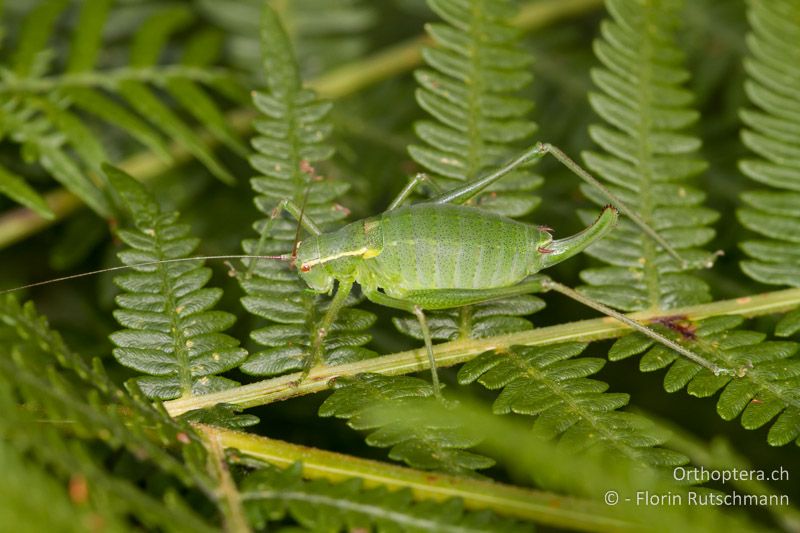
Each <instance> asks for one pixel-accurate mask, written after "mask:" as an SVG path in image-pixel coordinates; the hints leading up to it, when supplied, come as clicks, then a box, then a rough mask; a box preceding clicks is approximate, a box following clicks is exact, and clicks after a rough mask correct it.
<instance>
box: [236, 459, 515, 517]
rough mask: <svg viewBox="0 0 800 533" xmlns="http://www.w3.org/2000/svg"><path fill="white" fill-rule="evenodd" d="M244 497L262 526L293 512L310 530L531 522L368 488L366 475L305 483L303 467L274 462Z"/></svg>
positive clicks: (254, 476) (253, 477)
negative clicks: (340, 480)
mask: <svg viewBox="0 0 800 533" xmlns="http://www.w3.org/2000/svg"><path fill="white" fill-rule="evenodd" d="M241 487H242V498H243V499H244V501H245V506H246V510H247V512H248V514H249V516H250V520H251V522H252V523H253V524H255V526H256V527H258V528H265V527H267V525H268V524H269V522H273V521H276V520H283V519H285V518H286V517H287V516H291V518H292V519H294V520H295V521H296V522H298V523H299V524H300V525H301V526H303V527H305V528H308V529H310V530H321V529H325V530H328V531H447V532H450V531H452V532H464V533H466V532H475V533H477V532H484V531H498V532H500V531H502V532H506V531H511V532H514V531H530V530H531V526H530V525H525V524H521V523H519V522H515V521H513V520H508V519H503V518H499V517H497V516H496V515H494V514H492V513H490V512H487V511H479V512H474V511H473V512H468V511H466V510H465V509H464V505H463V503H462V502H461V500H459V499H456V498H452V499H449V500H446V501H444V502H433V501H426V502H417V503H415V502H414V501H413V498H412V494H411V491H410V490H407V489H406V490H398V491H389V490H387V489H386V488H385V487H379V488H374V489H372V488H371V489H367V488H365V487H364V483H363V482H362V481H361V480H360V479H350V480H347V481H344V482H342V483H336V484H333V483H330V482H328V481H326V480H316V481H303V479H302V465H301V464H300V463H295V464H294V465H293V466H290V467H288V468H286V469H285V470H281V469H278V468H275V467H273V466H270V465H264V466H263V467H262V468H259V469H258V470H256V471H254V472H252V473H250V474H249V475H248V476H247V477H246V478H245V479H244V481H243V482H242V486H241Z"/></svg>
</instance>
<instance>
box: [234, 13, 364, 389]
mask: <svg viewBox="0 0 800 533" xmlns="http://www.w3.org/2000/svg"><path fill="white" fill-rule="evenodd" d="M264 11H265V14H264V29H263V31H262V38H263V41H264V49H265V52H266V64H265V73H266V75H267V82H268V89H269V92H259V93H256V94H255V95H254V97H253V102H254V103H255V105H256V107H257V108H258V109H259V111H261V113H262V114H263V116H262V118H260V119H258V120H256V122H255V127H256V130H257V131H258V133H259V136H258V137H256V138H255V139H254V140H253V147H254V148H255V149H256V152H257V153H256V154H255V155H253V156H252V157H251V158H250V162H251V164H252V165H253V167H254V168H255V169H256V170H257V171H258V172H259V173H261V175H260V176H258V177H256V178H253V179H252V180H251V184H252V186H253V190H254V191H255V192H256V194H258V196H257V197H256V199H255V204H256V207H257V208H258V209H259V211H261V212H262V213H263V214H265V215H267V216H268V217H270V218H266V219H263V220H261V221H259V222H256V224H255V226H254V227H255V229H256V231H257V232H258V233H259V234H260V235H261V237H260V239H258V240H257V239H248V240H245V241H244V242H243V243H242V246H243V248H244V250H245V252H246V253H247V254H285V253H288V252H290V251H291V250H292V246H293V244H294V239H295V232H296V228H297V222H296V221H294V220H289V219H282V218H277V219H273V218H271V217H272V211H273V209H275V207H276V206H277V205H278V203H279V202H280V201H281V200H284V199H287V198H288V199H291V200H293V201H294V202H295V203H296V204H297V205H302V204H303V203H304V198H305V215H306V216H308V217H310V218H311V219H312V220H314V222H316V223H317V224H318V225H319V226H321V227H322V228H329V227H330V226H331V224H333V223H335V222H338V221H340V220H342V219H343V218H344V217H345V216H346V210H345V209H343V208H342V207H341V206H339V205H338V204H336V203H334V201H335V199H336V198H338V197H339V196H341V195H342V194H343V193H344V192H345V191H346V190H347V189H348V185H347V184H346V183H342V182H337V181H334V180H330V179H322V178H320V177H318V176H316V174H315V171H314V170H313V168H311V165H312V164H314V163H318V162H321V161H324V160H326V159H328V158H329V157H330V156H331V155H332V153H333V149H332V148H331V147H330V146H329V145H328V144H326V142H325V141H326V138H327V137H328V135H329V134H330V131H331V127H330V125H329V123H328V122H327V120H326V117H327V115H328V113H329V111H330V108H331V104H330V103H327V102H322V101H319V100H318V99H317V98H316V96H315V94H314V92H313V91H311V90H309V89H304V88H303V83H302V80H301V78H300V74H299V71H298V68H297V64H296V63H295V61H294V59H293V55H292V50H291V45H290V43H289V40H288V38H287V36H286V33H285V32H284V30H283V28H282V27H281V25H280V22H279V20H278V18H277V16H276V15H275V14H274V12H272V11H271V10H270V9H269V8H265V10H264ZM306 194H307V198H306ZM246 268H247V270H248V272H247V273H246V274H244V275H242V276H240V281H241V284H242V287H243V288H244V290H245V291H246V292H247V296H245V297H243V298H242V304H243V305H244V307H245V309H247V310H248V311H249V312H250V313H252V314H254V315H256V316H258V317H261V318H264V319H266V320H268V321H269V322H270V323H271V324H270V325H268V326H266V327H263V328H261V329H258V330H256V331H254V332H253V333H252V334H251V337H252V338H253V340H254V341H256V342H257V343H258V344H260V345H262V346H266V347H267V349H266V350H264V351H261V352H258V353H254V354H253V355H251V356H250V358H249V359H248V360H247V362H246V363H245V364H244V365H242V370H243V371H245V372H247V373H250V374H258V375H276V374H281V373H284V372H289V371H292V370H300V369H303V368H306V367H307V365H309V364H310V363H311V362H312V360H313V358H314V354H313V345H314V342H315V339H316V337H317V324H318V322H319V321H320V320H321V318H322V316H323V315H324V312H325V309H326V308H327V305H328V304H329V301H328V299H327V298H324V297H321V296H318V295H315V294H312V293H310V292H309V291H308V290H307V286H306V285H305V283H303V281H302V280H301V279H300V278H299V276H298V275H297V272H296V271H294V270H292V269H291V268H290V267H289V265H287V264H286V263H282V262H276V261H258V262H255V263H254V264H253V265H250V266H247V267H246ZM352 303H353V301H352V300H350V301H349V302H348V305H351V304H352ZM374 321H375V316H374V315H372V314H371V313H367V312H366V311H361V310H359V309H352V308H348V307H346V308H344V309H342V311H341V312H340V313H339V316H338V317H337V320H336V322H335V323H334V325H333V327H332V328H331V334H330V335H327V336H326V338H325V341H324V354H323V357H324V362H325V363H326V364H331V365H333V364H341V363H346V362H351V361H357V360H361V359H365V358H368V357H372V356H373V355H374V353H373V352H372V351H370V350H367V349H365V348H363V347H362V346H363V345H364V344H366V343H367V342H369V340H370V336H369V335H368V334H367V333H364V331H365V330H366V329H367V328H368V327H369V326H370V325H372V323H373V322H374Z"/></svg>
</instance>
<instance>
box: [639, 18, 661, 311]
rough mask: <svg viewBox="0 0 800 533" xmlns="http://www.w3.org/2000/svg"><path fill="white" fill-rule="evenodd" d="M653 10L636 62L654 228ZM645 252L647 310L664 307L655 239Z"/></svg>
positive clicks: (645, 183)
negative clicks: (651, 114) (650, 112)
mask: <svg viewBox="0 0 800 533" xmlns="http://www.w3.org/2000/svg"><path fill="white" fill-rule="evenodd" d="M653 12H654V9H653V8H652V6H651V5H648V6H646V7H645V13H646V19H645V24H644V27H645V30H644V32H643V33H644V35H645V36H646V37H647V38H646V39H644V43H643V46H642V47H641V49H640V50H639V58H640V59H639V61H638V62H637V64H638V65H640V66H641V69H640V80H641V88H640V91H639V109H640V110H641V113H642V114H641V120H640V122H639V135H637V141H638V145H639V174H640V176H641V178H642V181H641V182H640V185H639V198H640V200H641V204H640V205H641V209H640V210H639V216H640V217H641V218H642V220H644V221H645V223H646V224H648V225H649V226H650V227H652V220H653V195H652V185H653V175H652V172H651V165H652V161H651V158H650V156H651V155H652V153H651V149H650V139H649V135H648V133H649V131H650V128H651V126H652V120H651V117H650V115H649V114H648V112H647V111H649V110H650V106H651V105H652V104H653V101H652V100H653V99H652V91H651V84H652V83H653V72H652V68H651V66H652V62H653V61H654V53H653V52H654V50H653V42H652V39H651V37H652V34H651V33H650V31H648V28H649V27H650V26H651V25H652V24H654V22H653V20H652V19H653ZM642 255H643V259H644V264H643V265H642V268H643V270H644V281H645V285H646V287H647V300H648V309H651V310H657V309H660V308H661V289H660V286H661V283H660V281H661V280H660V276H659V273H658V267H657V266H656V258H657V251H656V245H655V243H654V242H653V241H652V239H649V238H647V237H642Z"/></svg>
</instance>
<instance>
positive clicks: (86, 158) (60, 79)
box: [0, 0, 244, 217]
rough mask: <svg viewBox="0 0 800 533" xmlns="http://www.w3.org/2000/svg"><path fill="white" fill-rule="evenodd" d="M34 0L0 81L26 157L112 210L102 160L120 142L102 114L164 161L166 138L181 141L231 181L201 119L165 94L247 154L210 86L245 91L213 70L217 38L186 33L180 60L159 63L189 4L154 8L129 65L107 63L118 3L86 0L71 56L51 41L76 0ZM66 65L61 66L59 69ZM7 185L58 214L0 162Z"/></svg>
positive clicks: (4, 112)
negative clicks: (198, 126) (107, 40)
mask: <svg viewBox="0 0 800 533" xmlns="http://www.w3.org/2000/svg"><path fill="white" fill-rule="evenodd" d="M32 4H33V6H34V7H33V8H32V9H31V11H30V13H29V14H28V16H27V17H26V18H25V21H24V23H23V24H22V28H21V31H20V33H19V37H18V39H17V41H16V42H15V43H14V45H13V47H14V49H15V52H14V54H13V57H12V60H11V63H12V67H11V69H10V70H8V71H5V72H4V75H3V77H2V79H1V80H0V96H2V100H3V102H4V105H3V106H2V109H0V131H2V132H3V133H7V132H13V134H12V135H9V136H8V138H9V139H10V140H12V141H13V142H15V143H18V144H19V145H20V150H21V152H22V154H23V157H24V159H25V160H26V161H28V162H33V161H37V162H38V163H39V164H40V165H41V166H42V167H43V168H44V169H45V170H46V171H47V173H49V174H50V175H51V176H52V177H53V178H54V179H56V180H57V181H58V182H60V183H61V184H62V185H64V186H65V187H66V188H67V189H68V190H70V191H71V192H73V193H74V194H75V195H77V196H78V197H79V198H80V199H81V200H82V201H83V202H85V203H86V204H87V205H88V206H90V207H91V208H92V209H93V210H94V211H95V212H97V213H98V214H100V215H103V216H110V215H111V214H112V212H113V207H112V204H111V202H110V199H109V197H108V196H107V192H104V191H103V189H102V187H103V186H104V185H105V181H106V180H105V176H104V172H103V170H102V168H101V165H102V164H103V163H104V162H105V161H107V160H109V155H108V154H109V150H111V151H112V152H113V151H115V150H118V145H119V144H120V143H119V142H115V143H109V142H107V141H106V140H105V139H104V138H103V136H102V135H101V134H100V133H99V132H98V131H97V130H96V128H95V124H94V123H95V122H100V123H102V124H104V125H111V126H113V127H114V128H115V129H117V130H118V131H122V132H125V134H126V135H128V136H130V137H131V138H132V139H135V140H136V141H138V142H139V143H141V144H142V145H144V146H145V147H146V148H147V149H148V150H152V151H153V152H154V153H155V154H158V155H159V156H160V157H162V158H164V159H167V160H168V159H170V157H171V156H170V155H169V139H173V140H176V141H178V142H179V143H181V144H182V145H183V146H184V147H185V149H187V150H188V151H189V152H190V153H191V155H192V156H194V157H196V158H197V159H198V160H200V161H202V162H203V163H204V164H205V165H206V167H207V168H208V169H209V170H210V171H211V172H212V173H214V174H215V175H216V176H217V177H218V178H220V179H222V180H223V181H226V182H229V183H230V182H233V176H232V175H231V174H230V173H229V171H228V170H227V169H226V168H225V167H224V166H223V165H222V164H221V163H220V161H219V160H218V158H217V156H215V155H214V154H213V153H212V152H211V151H210V150H209V149H208V147H207V146H205V145H204V144H203V140H202V139H201V136H200V135H198V133H196V132H195V126H194V125H193V124H192V123H191V122H188V121H187V120H186V119H185V118H184V117H182V116H181V115H179V114H178V113H176V111H175V110H174V109H173V108H172V107H171V106H170V105H168V103H166V102H165V101H164V100H165V99H164V97H163V95H161V94H159V93H160V92H161V91H163V92H165V93H167V94H168V95H169V97H170V98H171V99H173V101H175V102H178V103H179V104H180V106H181V107H182V109H183V111H185V112H186V113H188V114H189V115H190V116H192V117H194V118H195V119H196V120H197V121H198V122H200V123H202V124H204V125H205V126H206V127H207V128H208V130H209V131H210V132H212V133H213V134H214V135H215V136H216V137H217V138H218V139H219V140H221V141H222V142H224V143H225V144H227V145H228V146H229V147H230V148H231V149H233V150H236V151H238V152H239V153H243V152H244V149H243V146H242V143H241V141H240V140H239V139H238V138H237V137H236V135H234V134H233V133H231V129H230V127H229V126H228V125H227V123H226V121H225V119H224V118H223V115H222V112H221V110H220V106H219V103H218V102H216V101H215V99H214V97H212V96H210V94H209V91H208V89H209V88H210V89H212V90H213V91H215V92H218V93H222V94H229V95H232V96H234V97H235V95H236V94H237V93H238V92H239V90H240V89H239V88H238V86H237V83H236V82H234V81H233V80H232V79H230V78H229V77H228V76H224V75H222V73H221V72H215V71H211V70H210V69H209V70H206V69H207V68H208V67H210V66H211V64H213V62H214V61H216V56H217V52H218V51H219V45H220V42H219V39H214V38H209V34H198V35H197V36H195V37H194V38H192V39H189V41H188V42H187V43H186V45H185V47H184V51H183V53H182V54H181V55H180V56H179V59H178V60H177V61H175V62H174V63H172V64H163V63H161V61H160V60H161V57H162V55H164V54H165V49H166V48H167V45H168V44H169V40H170V38H171V37H172V36H173V34H175V33H177V32H180V31H184V30H186V29H187V28H188V27H189V26H191V24H192V23H193V22H194V20H195V16H194V15H193V13H192V10H191V9H190V8H188V7H180V6H175V7H165V8H163V9H159V10H156V11H154V12H153V13H152V16H151V17H150V19H149V20H148V21H147V22H146V23H144V24H143V25H142V26H141V27H140V28H139V30H138V31H137V32H136V35H135V37H134V40H133V43H132V44H131V45H130V52H129V57H128V65H127V66H126V67H125V68H118V69H104V68H101V67H102V65H103V63H104V60H105V57H104V54H103V52H104V49H103V47H104V42H103V30H104V28H105V25H106V19H107V17H108V16H109V13H110V11H111V6H112V2H111V1H110V0H85V1H84V2H83V3H82V6H81V8H80V12H79V13H77V15H78V17H79V25H78V28H79V29H76V30H75V31H74V33H73V35H72V38H71V46H70V48H69V54H68V55H67V56H66V57H58V56H57V55H56V54H55V50H54V49H52V48H50V47H49V46H50V44H51V41H53V40H54V39H53V37H54V33H55V32H56V28H57V26H58V24H59V22H60V21H61V20H62V19H63V18H65V17H67V16H69V15H74V14H73V13H71V11H73V10H72V9H70V2H67V1H65V0H41V1H39V2H36V3H32ZM53 44H55V43H53ZM171 55H173V56H174V54H171ZM61 63H64V65H63V67H64V68H63V70H57V69H59V68H61V67H62V64H61ZM203 86H205V87H203ZM112 138H113V137H112ZM0 192H2V193H3V194H5V195H8V196H9V197H10V198H12V199H14V200H15V201H17V202H19V203H21V204H23V205H26V206H28V207H31V208H32V209H35V210H36V211H37V212H38V213H40V214H41V215H42V216H45V217H51V216H52V215H53V213H52V211H51V210H50V208H49V207H48V206H47V205H46V204H45V203H44V201H43V198H42V197H41V196H40V195H39V194H38V193H37V192H36V191H35V190H34V189H33V188H32V187H31V186H30V185H28V184H27V183H26V181H25V179H24V178H23V177H21V176H20V175H18V174H17V173H15V172H13V171H11V170H9V169H6V168H2V167H0Z"/></svg>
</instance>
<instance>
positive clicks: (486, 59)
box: [394, 0, 544, 340]
mask: <svg viewBox="0 0 800 533" xmlns="http://www.w3.org/2000/svg"><path fill="white" fill-rule="evenodd" d="M428 5H429V6H430V7H431V9H433V11H434V12H436V14H438V15H439V16H440V17H441V18H442V19H444V21H445V22H446V24H441V23H437V24H429V25H428V26H427V30H428V33H429V34H430V36H431V37H432V38H433V41H434V43H435V44H436V45H437V46H436V47H430V48H425V49H424V50H423V57H424V59H425V63H426V64H427V65H428V67H429V68H423V69H419V70H417V71H416V72H415V77H416V79H417V83H418V84H419V88H418V89H417V93H416V96H417V102H418V103H419V105H420V106H421V107H422V108H423V109H424V110H425V111H427V112H428V113H429V114H430V115H431V116H432V117H433V118H434V119H435V120H423V121H420V122H418V123H417V124H415V131H416V134H417V137H419V138H420V139H421V140H422V141H423V142H424V143H425V145H412V146H409V148H408V152H409V154H410V155H411V157H412V158H413V159H414V160H415V161H416V162H417V163H419V164H420V165H422V166H423V167H424V168H426V169H427V170H429V171H430V172H432V173H433V174H434V180H435V181H436V182H437V183H438V184H439V185H441V186H442V187H443V188H445V189H447V188H451V187H453V186H455V185H458V184H460V183H461V182H464V181H470V180H474V179H476V178H478V177H479V176H480V175H482V174H483V173H484V172H485V171H486V170H487V169H490V168H493V167H495V166H496V165H498V164H499V163H502V162H504V161H505V160H507V159H508V158H509V157H510V155H511V154H513V153H515V151H517V150H518V148H519V146H520V143H521V142H523V141H524V140H526V139H529V137H530V135H531V134H533V132H534V131H536V125H535V124H534V123H533V122H531V121H530V120H527V119H526V118H525V115H526V114H527V113H528V112H529V111H530V110H531V108H532V107H533V105H532V103H531V102H529V101H528V100H525V99H523V98H520V97H519V96H516V93H518V92H519V91H520V90H521V89H523V88H524V87H525V86H527V85H528V84H529V83H530V81H531V75H530V73H529V72H528V67H529V66H530V63H531V59H530V57H529V55H528V54H527V52H526V51H525V50H523V49H522V47H521V46H520V45H519V43H518V32H517V31H516V30H514V29H513V28H512V27H511V24H510V20H511V18H512V17H513V15H514V13H515V10H514V8H513V4H512V3H511V2H508V1H505V0H504V1H500V2H498V1H486V0H470V1H468V2H457V1H453V0H430V1H429V2H428ZM541 182H542V179H541V178H540V177H538V176H535V175H533V174H531V173H530V172H529V171H527V170H520V171H516V172H514V173H513V174H512V175H509V176H507V177H505V178H503V180H501V181H500V182H498V183H497V184H495V185H493V186H492V187H490V192H489V193H488V194H484V195H482V196H480V197H479V198H478V200H477V205H479V206H480V207H482V208H485V209H488V210H491V211H494V212H498V213H501V214H504V215H507V216H522V215H525V214H527V213H529V212H530V211H531V210H532V209H534V208H535V207H536V206H537V205H538V204H539V198H537V197H536V196H534V195H532V194H531V193H530V191H531V190H532V189H535V188H536V187H538V186H539V185H540V184H541ZM543 307H544V302H543V301H542V300H540V299H539V298H537V297H535V296H525V297H520V298H514V299H506V300H502V301H500V302H490V303H486V304H478V305H474V306H469V307H463V308H460V309H455V310H452V311H445V312H441V313H431V317H430V318H429V322H430V328H431V336H432V338H433V339H435V340H453V339H456V338H463V337H472V338H479V337H486V336H489V335H497V334H503V333H511V332H514V331H520V330H525V329H528V328H530V327H531V324H530V322H529V321H528V320H526V319H525V318H523V316H525V315H529V314H532V313H535V312H536V311H539V310H540V309H542V308H543ZM394 323H395V325H396V326H397V328H398V329H399V330H400V331H401V332H403V333H405V334H406V335H409V336H411V337H414V338H417V339H422V332H421V330H420V327H419V323H418V322H417V321H416V320H415V319H414V318H413V317H401V318H396V319H394Z"/></svg>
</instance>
